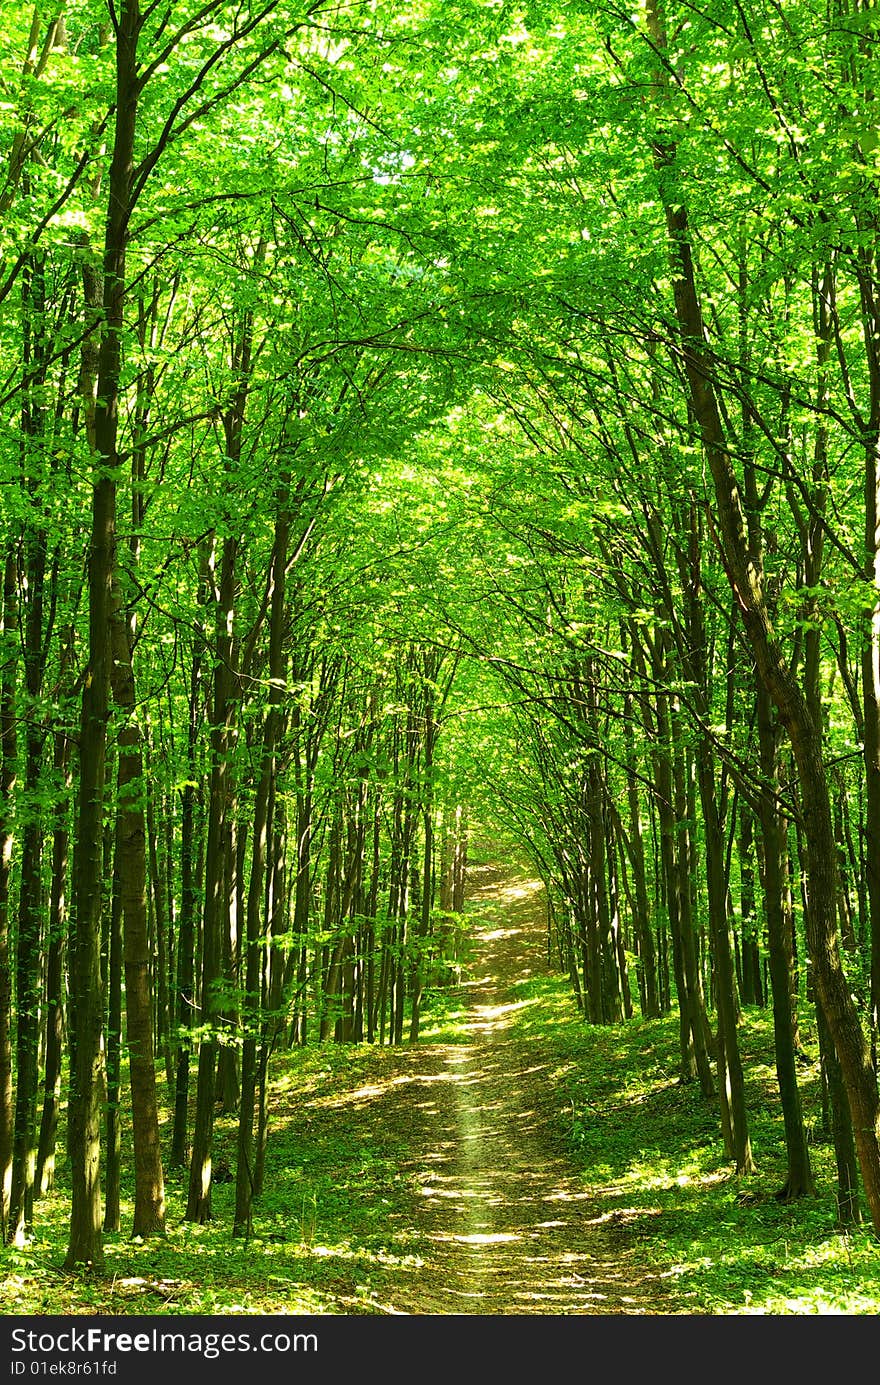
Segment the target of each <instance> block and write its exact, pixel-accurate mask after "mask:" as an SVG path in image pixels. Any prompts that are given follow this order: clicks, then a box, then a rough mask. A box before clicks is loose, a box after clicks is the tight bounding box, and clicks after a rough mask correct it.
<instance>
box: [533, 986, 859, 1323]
mask: <svg viewBox="0 0 880 1385" xmlns="http://www.w3.org/2000/svg"><path fill="white" fill-rule="evenodd" d="M521 989H522V993H523V995H526V994H530V993H531V994H533V993H535V991H539V992H540V993H541V996H542V1003H541V1004H540V1005H539V1006H535V1007H529V1008H527V1009H525V1010H524V1011H523V1012H522V1021H521V1023H522V1024H523V1026H525V1027H526V1028H528V1027H529V1026H531V1027H532V1029H533V1030H534V1031H535V1037H536V1038H537V1037H538V1032H539V1033H540V1036H541V1039H542V1041H543V1042H544V1043H549V1044H550V1045H551V1046H552V1050H553V1053H554V1055H555V1059H556V1066H555V1080H556V1082H557V1084H558V1091H559V1095H560V1099H561V1103H562V1105H563V1106H564V1109H565V1112H566V1123H567V1128H568V1138H569V1140H570V1145H571V1148H572V1151H573V1153H574V1155H575V1157H576V1159H577V1161H578V1163H579V1165H580V1166H581V1169H582V1174H583V1178H584V1181H585V1185H586V1186H587V1187H588V1188H589V1189H591V1190H592V1191H593V1192H594V1193H595V1195H596V1197H597V1198H598V1199H600V1200H601V1201H602V1202H603V1204H604V1205H605V1208H606V1218H607V1221H608V1223H609V1224H610V1225H611V1226H613V1227H614V1228H615V1234H619V1235H620V1236H621V1237H622V1238H625V1240H626V1241H627V1243H628V1244H629V1245H635V1246H637V1249H638V1252H639V1255H640V1256H641V1257H642V1258H643V1259H646V1260H648V1261H650V1262H651V1263H652V1264H654V1265H655V1266H656V1267H657V1268H659V1269H660V1271H661V1272H662V1274H663V1275H664V1276H665V1277H666V1279H667V1282H668V1283H669V1286H670V1288H671V1290H673V1291H674V1293H675V1295H676V1298H677V1300H678V1301H679V1305H680V1307H679V1311H682V1312H690V1313H700V1314H704V1313H710V1314H716V1315H718V1314H772V1315H777V1316H778V1315H786V1314H814V1313H837V1314H840V1313H844V1314H867V1313H876V1312H878V1311H880V1243H878V1241H877V1239H876V1237H875V1236H874V1235H873V1233H872V1231H871V1229H870V1226H869V1225H868V1224H863V1225H861V1226H859V1227H855V1228H851V1229H849V1230H848V1231H847V1232H842V1231H841V1230H840V1229H839V1228H838V1227H837V1224H836V1222H837V1215H836V1213H837V1204H836V1194H835V1182H836V1173H835V1164H834V1152H833V1148H832V1146H831V1144H830V1142H829V1140H828V1139H827V1138H826V1137H825V1136H824V1134H823V1132H822V1112H821V1095H820V1088H819V1072H818V1062H817V1061H815V1060H814V1061H811V1062H809V1064H808V1065H807V1064H805V1065H804V1067H803V1068H802V1069H801V1071H800V1074H799V1075H800V1081H801V1094H802V1099H803V1104H804V1114H805V1119H806V1123H807V1128H808V1133H809V1136H810V1157H811V1163H812V1167H813V1173H814V1176H815V1181H816V1188H817V1192H816V1196H815V1197H812V1198H804V1199H799V1200H798V1201H796V1202H792V1203H781V1202H779V1201H778V1200H777V1198H776V1196H775V1194H776V1192H777V1191H778V1190H779V1188H780V1187H781V1185H782V1184H783V1182H784V1180H785V1169H786V1164H785V1145H784V1136H783V1128H782V1117H781V1110H780V1106H779V1097H778V1091H777V1087H776V1078H775V1070H774V1067H773V1039H772V1023H771V1017H770V1014H769V1011H765V1010H758V1009H749V1010H747V1011H746V1013H745V1015H744V1017H743V1022H742V1025H741V1028H740V1035H739V1037H740V1046H741V1050H742V1055H743V1063H744V1067H745V1070H746V1074H747V1093H748V1107H749V1131H750V1137H751V1143H752V1150H753V1154H754V1156H755V1160H756V1163H757V1167H758V1172H757V1173H756V1174H755V1175H753V1176H750V1177H736V1176H735V1175H734V1173H733V1171H732V1169H731V1166H730V1164H729V1163H728V1162H727V1161H726V1160H725V1157H724V1151H723V1145H722V1142H721V1138H720V1124H719V1118H718V1112H717V1102H716V1101H707V1100H706V1099H705V1098H704V1097H703V1096H702V1095H701V1093H700V1090H699V1087H698V1086H697V1084H695V1083H694V1084H687V1085H682V1084H681V1083H680V1081H679V1079H678V1061H677V1057H678V1022H677V1019H676V1018H674V1017H672V1016H668V1017H664V1018H663V1019H660V1020H652V1021H644V1020H635V1021H633V1022H631V1023H630V1024H628V1025H627V1026H625V1027H621V1028H606V1027H599V1026H593V1025H588V1024H584V1023H583V1021H582V1020H580V1019H579V1017H577V1016H576V1015H574V1014H573V1006H572V1002H571V999H570V997H569V994H568V990H567V987H565V986H564V984H563V983H558V984H557V983H553V982H548V981H546V980H539V981H536V982H535V981H532V982H529V983H528V984H527V985H525V986H523V987H522V988H521ZM803 1033H804V1037H805V1039H806V1047H807V1049H808V1051H809V1053H812V1054H815V1051H816V1044H815V1039H814V1036H813V1035H811V1034H810V1032H809V1028H805V1029H804V1030H803Z"/></svg>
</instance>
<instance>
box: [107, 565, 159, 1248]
mask: <svg viewBox="0 0 880 1385" xmlns="http://www.w3.org/2000/svg"><path fill="white" fill-rule="evenodd" d="M112 602H113V610H112V616H111V645H112V659H111V684H112V688H113V697H114V700H115V702H116V705H117V707H118V709H119V713H120V716H121V717H122V718H124V720H122V721H121V722H120V726H119V731H118V733H117V746H118V765H117V808H116V811H117V814H118V829H117V839H116V851H117V857H118V862H119V881H120V894H121V903H122V928H123V939H124V949H123V956H124V969H125V1003H126V1039H127V1045H128V1062H129V1082H130V1085H131V1114H132V1135H133V1140H134V1176H135V1189H134V1221H133V1225H132V1235H134V1236H143V1237H147V1236H152V1235H155V1234H156V1233H160V1234H161V1233H163V1232H164V1230H165V1182H164V1177H163V1172H162V1154H161V1144H160V1138H159V1106H158V1099H157V1095H156V1067H155V1045H154V1041H153V997H152V989H151V985H150V947H149V939H148V934H147V862H146V855H147V843H146V817H145V811H144V796H145V793H146V786H145V784H144V767H143V749H142V736H141V728H140V725H139V723H138V719H137V711H136V706H135V684H134V669H133V667H132V662H131V649H130V646H129V636H128V630H127V628H126V622H125V615H124V612H123V610H122V602H121V595H120V592H119V590H118V588H117V586H116V583H115V582H114V584H113V597H112Z"/></svg>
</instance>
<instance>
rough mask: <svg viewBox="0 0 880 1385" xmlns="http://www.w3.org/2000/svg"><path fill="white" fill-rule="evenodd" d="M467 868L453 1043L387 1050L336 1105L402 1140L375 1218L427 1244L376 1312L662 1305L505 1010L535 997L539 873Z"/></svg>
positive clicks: (541, 1066) (660, 1293)
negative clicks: (391, 1201) (393, 1184)
mask: <svg viewBox="0 0 880 1385" xmlns="http://www.w3.org/2000/svg"><path fill="white" fill-rule="evenodd" d="M470 877H471V885H470V890H469V901H468V909H469V913H470V927H471V930H472V936H473V939H474V948H475V952H474V957H473V960H472V962H471V964H470V966H469V973H470V979H469V980H467V981H466V982H464V983H463V984H462V987H461V991H460V994H461V997H462V1002H463V1006H464V1010H465V1016H464V1024H465V1031H466V1032H465V1041H464V1042H459V1043H453V1044H435V1043H429V1042H425V1043H419V1044H416V1045H414V1046H409V1047H406V1046H404V1047H401V1048H400V1049H398V1050H396V1051H395V1052H396V1057H395V1065H394V1069H393V1071H389V1070H388V1069H386V1071H385V1073H384V1081H383V1082H382V1083H381V1088H377V1087H376V1086H374V1085H368V1086H365V1087H362V1088H361V1089H360V1090H356V1091H353V1092H350V1093H349V1094H348V1097H347V1099H346V1100H345V1103H344V1104H345V1105H346V1106H347V1108H348V1111H347V1119H348V1120H349V1121H351V1120H356V1119H358V1118H359V1116H358V1112H362V1113H363V1118H364V1119H365V1120H369V1121H370V1122H371V1123H372V1128H373V1129H374V1130H379V1129H381V1130H383V1131H384V1132H386V1133H387V1132H389V1131H390V1132H394V1133H396V1134H398V1135H400V1136H401V1137H402V1143H403V1146H404V1148H408V1150H409V1151H410V1153H409V1154H407V1155H405V1156H404V1157H403V1159H402V1160H401V1162H400V1165H399V1167H400V1171H401V1174H403V1175H404V1178H405V1181H406V1183H407V1184H408V1186H409V1187H410V1188H411V1189H412V1192H411V1194H410V1198H409V1203H410V1205H409V1206H407V1207H406V1208H405V1210H401V1209H400V1206H399V1204H398V1206H397V1208H396V1209H395V1210H394V1211H393V1212H392V1213H391V1217H392V1218H394V1219H396V1220H397V1222H398V1224H399V1223H400V1220H401V1219H403V1218H406V1220H407V1221H408V1223H409V1225H410V1226H411V1227H412V1228H413V1230H414V1231H415V1233H416V1235H417V1237H418V1239H419V1242H420V1245H421V1246H425V1245H427V1246H428V1247H429V1250H428V1251H427V1253H426V1252H425V1250H424V1249H420V1252H419V1258H420V1264H419V1267H418V1269H417V1271H416V1272H415V1273H413V1271H412V1268H410V1269H409V1271H408V1273H404V1272H401V1274H400V1275H399V1276H396V1275H395V1274H394V1273H393V1271H390V1270H389V1271H388V1272H386V1276H385V1280H384V1285H383V1298H384V1299H385V1308H384V1311H386V1312H392V1313H395V1312H396V1313H406V1314H433V1313H437V1314H502V1313H504V1314H561V1313H564V1314H575V1313H590V1314H623V1313H626V1314H645V1313H652V1314H657V1313H668V1312H670V1311H673V1312H674V1311H675V1310H674V1308H671V1307H670V1306H669V1303H668V1299H667V1298H666V1288H665V1284H664V1282H663V1281H662V1280H661V1279H660V1278H659V1277H658V1276H657V1275H656V1273H652V1272H651V1270H650V1268H649V1267H646V1266H645V1265H644V1264H642V1263H639V1262H638V1261H637V1260H636V1258H635V1257H634V1254H633V1251H632V1249H631V1247H630V1245H629V1244H628V1238H627V1237H626V1236H625V1235H624V1236H621V1235H620V1230H621V1228H620V1227H619V1226H618V1225H617V1224H616V1223H615V1220H614V1217H613V1215H612V1216H611V1217H609V1216H608V1213H607V1210H606V1211H605V1213H604V1214H603V1212H602V1210H601V1209H600V1208H599V1207H597V1206H596V1205H595V1203H594V1202H593V1201H592V1199H591V1195H590V1194H589V1193H588V1192H587V1191H585V1187H584V1183H583V1180H582V1179H581V1178H579V1177H578V1175H577V1173H576V1171H575V1169H574V1167H573V1164H572V1161H571V1159H570V1156H569V1155H568V1151H567V1148H566V1136H565V1132H564V1129H563V1121H562V1119H561V1117H560V1112H559V1109H558V1097H557V1098H556V1099H555V1100H554V1090H553V1074H552V1066H553V1063H552V1060H551V1056H550V1051H549V1048H545V1047H543V1046H542V1042H541V1038H540V1027H538V1028H537V1029H536V1027H535V1026H534V1025H530V1026H529V1032H528V1033H524V1032H518V1031H517V1025H516V1022H515V1021H516V1017H517V1014H518V1012H519V1011H521V1010H522V1009H523V1008H524V1007H526V1006H529V1005H532V1004H536V1003H539V1000H536V999H535V998H534V997H531V998H530V997H529V996H528V995H525V994H524V986H525V983H527V982H528V981H529V979H530V977H533V976H534V975H535V974H536V973H541V972H546V971H547V962H546V905H545V902H544V897H543V892H542V889H541V885H540V882H538V881H535V880H531V879H529V878H528V877H526V876H524V875H523V874H522V873H518V872H516V871H515V870H513V869H504V870H501V869H499V868H496V867H478V868H476V869H475V870H472V871H471V872H470ZM387 1052H388V1051H387V1050H386V1053H387ZM334 1104H336V1103H334Z"/></svg>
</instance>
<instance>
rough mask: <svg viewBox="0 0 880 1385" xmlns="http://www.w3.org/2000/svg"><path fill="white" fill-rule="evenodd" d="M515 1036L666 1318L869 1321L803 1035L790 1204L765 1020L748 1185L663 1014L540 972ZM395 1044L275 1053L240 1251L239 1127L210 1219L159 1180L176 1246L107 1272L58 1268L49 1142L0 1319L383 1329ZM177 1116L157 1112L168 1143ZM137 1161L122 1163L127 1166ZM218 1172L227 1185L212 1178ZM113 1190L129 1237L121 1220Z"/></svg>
mask: <svg viewBox="0 0 880 1385" xmlns="http://www.w3.org/2000/svg"><path fill="white" fill-rule="evenodd" d="M518 991H519V998H520V999H528V1000H530V1001H533V1002H534V1003H532V1004H529V1005H526V1006H523V1007H522V1008H521V1010H519V1011H518V1012H517V1015H516V1019H515V1021H514V1022H515V1025H516V1033H517V1036H518V1037H519V1038H520V1039H523V1040H527V1041H528V1042H530V1043H532V1044H535V1045H540V1046H541V1050H542V1055H543V1058H544V1060H545V1061H546V1060H548V1059H549V1071H550V1072H551V1073H552V1087H551V1091H550V1093H549V1099H550V1100H551V1103H552V1105H553V1106H554V1107H555V1110H556V1116H557V1121H558V1125H559V1130H560V1136H561V1138H563V1139H564V1142H565V1144H566V1146H567V1148H568V1151H569V1153H570V1156H571V1159H572V1161H573V1164H574V1166H575V1168H576V1169H577V1170H578V1171H579V1174H580V1176H581V1178H582V1179H583V1185H584V1191H585V1192H586V1193H587V1194H588V1195H589V1202H590V1205H591V1208H592V1213H591V1215H592V1216H593V1217H594V1218H596V1219H598V1220H599V1222H600V1224H601V1225H603V1226H604V1228H605V1229H606V1231H607V1233H608V1235H609V1236H611V1237H612V1238H619V1244H620V1245H621V1248H622V1249H623V1248H626V1250H627V1252H630V1253H635V1254H637V1256H638V1259H639V1260H640V1261H641V1262H642V1263H643V1264H647V1265H650V1266H651V1267H652V1270H653V1272H654V1273H655V1274H656V1275H658V1276H659V1278H660V1280H661V1281H662V1283H663V1286H664V1292H665V1295H666V1297H665V1298H664V1301H663V1306H662V1308H661V1307H659V1306H658V1311H662V1312H664V1313H669V1312H670V1311H671V1312H673V1313H682V1314H702V1315H705V1314H712V1315H729V1314H771V1315H788V1314H869V1313H876V1312H878V1311H880V1253H878V1251H880V1246H878V1242H877V1240H876V1238H875V1237H874V1235H873V1234H872V1232H871V1230H870V1228H869V1226H868V1225H866V1224H862V1225H860V1226H857V1227H851V1228H849V1229H848V1230H847V1231H845V1232H844V1231H842V1230H841V1229H840V1228H839V1227H838V1226H837V1224H836V1197H835V1170H834V1156H833V1149H832V1147H831V1144H830V1142H829V1140H828V1138H827V1136H826V1135H825V1133H824V1130H823V1122H822V1110H821V1100H820V1089H819V1080H818V1064H817V1061H816V1045H815V1040H814V1036H812V1035H810V1034H809V1032H808V1031H807V1032H806V1047H807V1054H806V1059H805V1063H804V1066H803V1068H802V1070H801V1074H800V1075H801V1084H802V1097H803V1104H804V1110H805V1114H806V1119H807V1122H808V1128H809V1131H810V1136H811V1146H810V1153H811V1159H812V1164H813V1171H814V1175H815V1180H816V1189H817V1191H816V1195H815V1196H814V1197H811V1198H805V1199H801V1200H798V1201H796V1202H792V1203H783V1202H780V1201H779V1200H778V1199H777V1197H776V1193H777V1191H778V1189H779V1187H780V1185H781V1184H782V1183H783V1181H784V1177H785V1148H784V1140H783V1127H782V1119H781V1113H780V1108H779V1099H778V1093H777V1090H776V1082H775V1075H774V1068H773V1041H772V1024H771V1018H770V1014H769V1011H764V1010H757V1009H749V1010H747V1011H746V1012H745V1014H744V1016H743V1021H742V1025H741V1030H740V1042H741V1046H742V1052H743V1063H744V1067H745V1071H746V1073H747V1082H748V1107H749V1120H750V1135H751V1141H752V1148H753V1152H754V1155H755V1159H756V1163H757V1167H758V1172H757V1173H756V1174H755V1175H753V1176H750V1177H748V1178H738V1177H735V1176H734V1175H733V1173H732V1171H731V1167H730V1164H729V1161H727V1160H726V1159H725V1156H724V1150H723V1146H722V1142H721V1138H720V1131H719V1119H718V1111H717V1103H716V1102H715V1101H707V1100H706V1099H705V1098H704V1097H702V1096H701V1094H700V1091H699V1088H698V1087H697V1085H696V1084H682V1083H681V1082H680V1080H679V1074H678V1062H677V1051H678V1050H677V1045H678V1025H677V1020H676V1018H675V1017H674V1015H670V1016H666V1017H664V1018H662V1019H659V1020H652V1021H644V1020H638V1019H635V1020H633V1021H631V1022H630V1023H628V1024H627V1025H625V1026H620V1027H598V1026H593V1025H588V1024H585V1023H584V1021H583V1019H582V1017H581V1016H580V1015H579V1013H578V1011H577V1009H576V1006H575V1004H574V1001H573V999H572V996H571V992H570V991H569V989H568V986H567V984H566V983H565V982H564V981H562V980H560V979H558V978H554V977H546V976H544V977H536V976H532V977H530V978H529V979H528V980H527V981H524V982H523V983H521V985H520V986H519V987H518ZM463 1013H464V1012H463V998H462V993H461V991H459V990H458V989H455V988H453V989H451V990H446V991H443V992H439V993H435V994H433V995H429V996H428V997H427V1001H426V1010H425V1025H424V1030H423V1038H424V1041H425V1042H426V1043H433V1044H438V1043H453V1042H456V1041H458V1040H460V1039H461V1037H462V1032H463V1031H462V1019H463ZM407 1052H410V1053H411V1052H412V1050H408V1049H405V1048H404V1049H399V1050H395V1049H391V1048H381V1049H380V1048H377V1047H373V1048H368V1047H367V1046H366V1045H354V1046H340V1045H334V1044H326V1045H322V1046H314V1047H311V1048H307V1049H299V1050H295V1051H293V1052H289V1053H286V1054H280V1055H277V1058H276V1064H275V1068H274V1083H273V1095H272V1124H271V1135H270V1141H269V1147H268V1154H267V1167H266V1179H265V1187H264V1191H263V1194H262V1196H261V1198H260V1199H259V1201H258V1204H257V1206H256V1209H255V1218H254V1227H253V1231H252V1234H251V1235H250V1236H249V1237H248V1238H246V1239H245V1238H242V1239H233V1237H232V1235H231V1226H232V1212H233V1203H234V1182H233V1181H232V1178H231V1171H232V1170H234V1166H235V1118H234V1116H231V1115H229V1116H226V1115H223V1114H219V1113H218V1116H217V1120H216V1125H215V1149H214V1159H215V1168H216V1169H217V1170H218V1171H219V1172H220V1174H221V1181H218V1182H216V1183H215V1186H214V1191H213V1212H214V1216H213V1219H212V1221H210V1222H209V1223H208V1224H206V1225H204V1226H195V1225H192V1224H191V1223H188V1222H186V1221H185V1220H184V1215H183V1214H184V1208H185V1201H186V1181H187V1174H186V1171H185V1170H182V1169H177V1170H175V1169H170V1170H166V1175H167V1199H168V1230H167V1234H166V1235H165V1236H164V1237H162V1238H157V1239H154V1240H150V1241H148V1242H146V1243H139V1242H135V1241H132V1240H131V1239H130V1238H129V1237H128V1235H127V1234H126V1232H125V1230H124V1229H123V1232H122V1233H121V1234H108V1235H107V1236H106V1238H105V1251H106V1265H105V1268H104V1270H103V1271H102V1272H100V1273H99V1272H91V1273H75V1274H68V1273H65V1272H64V1271H63V1270H62V1261H63V1258H64V1250H65V1246H66V1233H67V1225H66V1220H67V1215H68V1209H69V1203H68V1193H67V1188H66V1186H65V1184H66V1177H65V1175H66V1170H65V1166H64V1157H63V1135H62V1138H61V1140H60V1141H59V1176H58V1187H57V1189H56V1190H55V1191H53V1192H52V1193H51V1194H49V1195H48V1196H46V1197H44V1198H42V1199H40V1200H39V1202H38V1203H37V1215H36V1217H35V1224H34V1235H33V1238H32V1239H31V1240H30V1241H29V1242H28V1243H27V1244H26V1245H25V1246H23V1247H18V1248H13V1247H6V1248H3V1249H2V1250H0V1289H2V1302H3V1311H4V1312H5V1313H10V1314H23V1315H36V1314H64V1315H67V1314H94V1313H113V1314H126V1313H128V1314H149V1315H158V1314H180V1313H182V1314H200V1315H204V1314H224V1315H226V1314H236V1313H246V1314H282V1313H284V1314H287V1313H293V1314H355V1313H357V1314H381V1313H387V1312H391V1311H393V1296H394V1288H395V1285H397V1286H399V1285H400V1284H401V1282H407V1283H408V1284H410V1285H412V1284H415V1285H418V1282H419V1276H420V1275H421V1274H423V1273H424V1272H425V1267H426V1257H427V1246H426V1244H425V1243H424V1241H423V1240H422V1239H421V1237H420V1233H419V1231H418V1229H417V1226H416V1225H415V1224H414V1217H413V1211H412V1208H413V1201H414V1184H413V1174H412V1172H411V1167H410V1166H411V1163H412V1153H413V1143H414V1141H415V1140H416V1139H417V1126H415V1125H414V1126H412V1128H410V1126H408V1124H407V1121H406V1119H405V1118H403V1119H400V1120H398V1121H396V1122H391V1123H385V1124H383V1123H382V1122H377V1121H376V1120H375V1119H372V1118H371V1107H370V1102H371V1100H372V1097H373V1096H375V1095H376V1094H377V1093H381V1092H383V1091H385V1092H387V1091H389V1090H392V1089H393V1087H394V1083H395V1080H397V1081H399V1080H400V1079H399V1078H396V1074H398V1073H399V1071H400V1070H401V1069H400V1065H401V1064H402V1063H404V1062H405V1061H406V1056H405V1055H406V1053H407ZM169 1133H170V1113H169V1112H167V1111H166V1112H165V1113H164V1134H165V1135H166V1137H167V1136H168V1135H169ZM127 1162H128V1163H129V1164H130V1162H131V1161H130V1158H129V1160H128V1161H127ZM227 1170H228V1171H229V1172H228V1173H227V1181H222V1174H223V1172H224V1171H227ZM131 1193H132V1190H131V1188H130V1187H128V1186H126V1187H124V1188H123V1204H122V1216H123V1228H125V1225H126V1223H128V1224H129V1225H130V1221H131V1202H130V1199H131Z"/></svg>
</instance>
